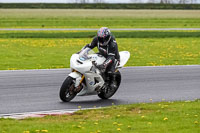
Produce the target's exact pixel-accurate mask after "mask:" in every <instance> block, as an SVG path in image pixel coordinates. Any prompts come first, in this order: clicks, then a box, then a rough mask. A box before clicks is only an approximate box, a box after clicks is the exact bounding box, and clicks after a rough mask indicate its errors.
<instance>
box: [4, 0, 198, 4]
mask: <svg viewBox="0 0 200 133" xmlns="http://www.w3.org/2000/svg"><path fill="white" fill-rule="evenodd" d="M80 1H81V0H0V3H77V2H80ZM85 1H88V2H89V3H92V2H93V1H94V0H85ZM96 1H99V0H96ZM102 1H104V2H106V3H132V2H136V3H137V2H140V3H145V2H147V1H149V0H102ZM154 1H160V0H154ZM173 1H175V2H178V1H180V0H173ZM189 1H191V0H189ZM193 1H196V3H200V0H193Z"/></svg>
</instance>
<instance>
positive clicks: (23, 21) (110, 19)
mask: <svg viewBox="0 0 200 133" xmlns="http://www.w3.org/2000/svg"><path fill="white" fill-rule="evenodd" d="M199 14H200V10H91V9H90V10H80V9H79V10H78V9H75V10H67V9H53V10H52V9H0V28H99V27H102V26H104V27H105V26H106V27H109V28H198V27H200V16H199Z"/></svg>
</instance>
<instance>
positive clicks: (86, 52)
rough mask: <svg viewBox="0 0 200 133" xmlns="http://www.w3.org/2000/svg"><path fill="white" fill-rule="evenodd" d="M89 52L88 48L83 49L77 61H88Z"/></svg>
mask: <svg viewBox="0 0 200 133" xmlns="http://www.w3.org/2000/svg"><path fill="white" fill-rule="evenodd" d="M90 50H91V49H90V48H85V49H83V50H82V51H81V52H80V53H79V59H80V60H81V61H85V60H88V59H89V57H88V55H89V51H90Z"/></svg>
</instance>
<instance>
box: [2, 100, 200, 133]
mask: <svg viewBox="0 0 200 133" xmlns="http://www.w3.org/2000/svg"><path fill="white" fill-rule="evenodd" d="M199 104H200V100H196V101H183V102H160V103H146V104H145V103H141V104H132V105H120V106H115V105H113V106H112V107H108V108H105V109H98V110H80V111H78V112H76V113H75V114H73V115H64V116H47V117H44V118H29V119H24V120H13V119H0V133H45V132H46V133H47V132H49V133H57V132H59V133H66V132H68V133H117V132H123V133H144V132H145V133H161V132H163V133H189V132H191V133H199V132H200V106H199Z"/></svg>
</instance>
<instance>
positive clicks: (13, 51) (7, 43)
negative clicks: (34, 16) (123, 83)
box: [0, 38, 200, 70]
mask: <svg viewBox="0 0 200 133" xmlns="http://www.w3.org/2000/svg"><path fill="white" fill-rule="evenodd" d="M91 40H92V39H91V38H80V39H75V38H66V39H63V38H61V39H55V38H54V39H52V38H33V39H31V38H25V39H24V38H14V39H13V38H1V39H0V57H1V58H0V70H10V69H46V68H66V67H69V60H70V57H71V55H72V54H73V53H76V52H77V51H79V50H80V49H81V48H82V47H83V46H84V45H86V44H88V43H90V42H91ZM117 42H118V46H119V51H124V50H125V51H129V52H130V53H131V57H130V59H129V61H128V63H127V64H126V66H155V65H158V66H159V65H192V64H200V52H199V51H200V39H199V38H181V39H180V38H117Z"/></svg>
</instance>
